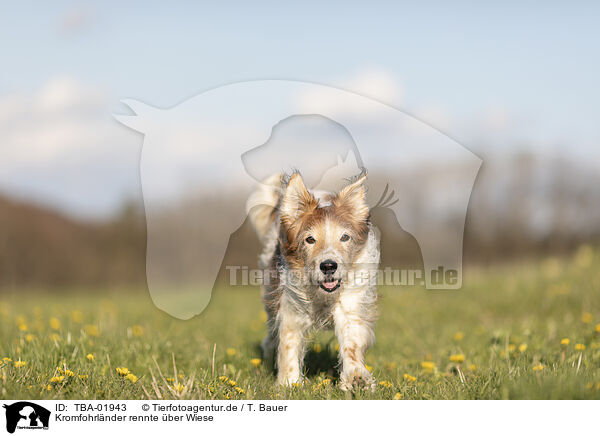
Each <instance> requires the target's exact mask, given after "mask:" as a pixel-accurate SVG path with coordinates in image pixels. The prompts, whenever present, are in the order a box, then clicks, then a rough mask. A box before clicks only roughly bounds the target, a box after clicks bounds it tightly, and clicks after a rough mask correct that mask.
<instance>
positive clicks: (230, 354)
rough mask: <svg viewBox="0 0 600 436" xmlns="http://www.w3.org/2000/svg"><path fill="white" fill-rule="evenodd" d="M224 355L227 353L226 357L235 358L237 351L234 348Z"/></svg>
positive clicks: (226, 351)
mask: <svg viewBox="0 0 600 436" xmlns="http://www.w3.org/2000/svg"><path fill="white" fill-rule="evenodd" d="M225 353H227V355H228V356H230V357H233V356H235V353H237V351H235V348H228V349H227V350H225Z"/></svg>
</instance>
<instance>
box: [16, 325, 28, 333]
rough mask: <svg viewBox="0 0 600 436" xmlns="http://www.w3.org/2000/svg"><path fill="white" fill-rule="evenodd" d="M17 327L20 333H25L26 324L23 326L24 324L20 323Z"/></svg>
mask: <svg viewBox="0 0 600 436" xmlns="http://www.w3.org/2000/svg"><path fill="white" fill-rule="evenodd" d="M18 327H19V330H20V331H22V332H26V331H27V324H25V323H20V324H19V326H18Z"/></svg>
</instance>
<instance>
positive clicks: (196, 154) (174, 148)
mask: <svg viewBox="0 0 600 436" xmlns="http://www.w3.org/2000/svg"><path fill="white" fill-rule="evenodd" d="M123 102H124V103H125V104H126V105H127V106H129V107H130V108H131V110H132V111H133V112H134V115H117V116H116V118H117V120H119V121H120V122H122V123H123V124H125V125H126V126H128V127H130V128H132V129H134V130H137V131H139V132H141V133H143V134H144V144H143V148H142V155H141V161H140V175H141V184H142V191H143V195H144V207H145V212H146V220H147V234H148V237H147V238H148V239H147V253H146V273H147V279H148V288H149V291H150V295H151V297H152V299H153V301H154V303H155V304H156V305H157V306H158V307H159V308H160V309H162V310H164V311H166V312H167V313H169V314H171V315H173V316H175V317H178V318H182V319H188V318H190V317H192V316H194V315H196V314H198V313H200V312H202V310H203V309H204V308H205V307H206V305H207V304H208V302H209V300H210V296H211V292H212V288H213V285H214V283H215V280H216V278H217V274H218V272H219V271H220V269H221V266H222V262H223V258H224V256H225V253H226V251H227V247H228V244H229V238H230V235H231V234H232V233H233V232H235V231H236V230H237V229H238V228H239V227H240V226H241V225H242V224H243V223H244V221H245V220H246V218H247V215H248V212H249V210H248V209H247V208H246V205H247V203H248V208H250V209H251V208H252V207H255V206H258V204H254V203H253V202H252V201H260V199H258V200H257V199H256V198H255V199H254V200H252V201H250V202H248V199H249V198H250V195H251V193H252V192H254V191H255V190H256V189H257V187H258V186H260V184H263V183H264V181H265V180H266V179H268V178H269V177H271V176H272V175H273V174H278V173H287V174H292V173H293V172H299V173H300V174H302V177H303V180H304V183H305V184H306V187H307V188H308V189H322V190H331V191H336V190H337V189H339V188H340V187H341V186H344V184H345V183H346V180H345V179H348V178H350V177H352V176H355V175H356V174H358V173H360V172H361V171H362V170H363V169H366V171H367V172H368V179H367V181H366V182H365V186H366V195H367V199H366V201H367V204H368V206H369V207H370V208H374V207H382V208H387V209H389V210H391V211H393V213H394V215H395V218H396V220H397V223H398V224H399V225H400V227H401V228H402V229H403V230H405V231H406V232H408V233H410V234H411V235H412V236H413V237H414V238H415V239H416V241H417V242H418V245H419V247H420V250H421V255H422V258H423V265H424V284H425V286H426V287H427V288H429V289H458V288H460V287H461V286H462V275H461V271H462V243H463V231H464V225H465V218H466V212H467V206H468V203H469V199H470V195H471V191H472V188H473V184H474V182H475V178H476V176H477V173H478V171H479V168H480V166H481V159H480V158H479V157H477V156H476V155H474V154H473V153H472V152H470V151H469V150H467V149H465V148H464V147H462V146H461V145H460V144H458V143H457V142H456V141H454V140H452V139H451V138H449V137H448V136H446V135H444V134H442V133H441V132H439V131H438V130H436V129H434V128H433V127H431V126H429V125H427V124H425V123H423V122H421V121H420V120H418V119H416V118H414V117H412V116H410V115H408V114H406V113H404V112H402V111H399V110H397V109H395V108H393V107H390V106H388V105H385V104H383V103H380V102H378V101H376V100H372V99H370V98H367V97H363V96H361V95H358V94H354V93H352V92H348V91H344V90H341V89H337V88H332V87H328V86H322V85H317V84H313V83H305V82H294V81H279V80H265V81H252V82H242V83H237V84H232V85H227V86H223V87H220V88H216V89H213V90H210V91H207V92H204V93H202V94H200V95H198V96H196V97H193V98H191V99H189V100H187V101H185V102H183V103H181V104H179V105H177V106H175V107H173V108H170V109H157V108H154V107H151V106H148V105H146V104H143V103H140V102H139V101H135V100H124V101H123ZM382 262H383V263H385V258H383V259H382ZM440 269H441V270H443V271H445V272H448V271H449V272H451V273H452V274H451V276H450V277H448V280H441V281H440V280H438V279H439V276H438V275H436V272H438V271H440Z"/></svg>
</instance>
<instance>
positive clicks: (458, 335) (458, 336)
mask: <svg viewBox="0 0 600 436" xmlns="http://www.w3.org/2000/svg"><path fill="white" fill-rule="evenodd" d="M464 337H465V334H464V333H463V332H456V333H454V336H453V339H454V340H455V341H456V342H460V341H462V340H463V338H464Z"/></svg>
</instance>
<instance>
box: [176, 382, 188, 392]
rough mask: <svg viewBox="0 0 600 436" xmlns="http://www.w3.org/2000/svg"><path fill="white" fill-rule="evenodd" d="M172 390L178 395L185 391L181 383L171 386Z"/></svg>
mask: <svg viewBox="0 0 600 436" xmlns="http://www.w3.org/2000/svg"><path fill="white" fill-rule="evenodd" d="M173 389H174V390H175V391H176V392H179V393H181V392H183V390H184V389H185V386H183V385H182V384H181V383H175V384H174V385H173Z"/></svg>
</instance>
